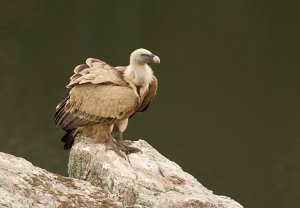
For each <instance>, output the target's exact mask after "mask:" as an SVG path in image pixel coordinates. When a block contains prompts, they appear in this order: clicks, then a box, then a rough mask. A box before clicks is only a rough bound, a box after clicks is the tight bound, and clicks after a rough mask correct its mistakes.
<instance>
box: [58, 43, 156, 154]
mask: <svg viewBox="0 0 300 208" xmlns="http://www.w3.org/2000/svg"><path fill="white" fill-rule="evenodd" d="M148 63H160V59H159V57H158V56H156V55H154V54H152V53H151V52H150V51H148V50H146V49H137V50H135V51H134V52H132V53H131V55H130V64H129V65H128V66H126V67H112V66H110V65H109V64H107V63H105V62H104V61H101V60H99V59H93V58H88V59H87V60H86V64H81V65H78V66H77V67H76V68H75V69H74V75H73V76H71V78H70V83H69V84H68V85H67V88H70V92H69V96H68V97H67V98H65V99H64V100H62V101H61V102H60V103H59V104H58V105H57V107H56V112H55V115H54V121H55V124H56V126H60V127H61V128H62V129H63V130H64V131H66V134H65V135H64V136H63V138H62V139H61V141H62V142H64V143H65V144H64V149H69V148H71V147H72V145H73V142H74V138H75V137H76V135H77V134H81V135H82V136H83V137H90V138H92V139H93V141H94V142H95V143H106V149H107V150H108V149H110V150H113V151H115V152H116V153H117V154H118V155H120V156H123V154H122V153H121V152H120V150H121V151H123V152H125V153H126V154H130V153H132V152H137V151H139V149H137V148H134V147H131V146H129V145H127V144H125V143H124V142H123V132H124V131H125V129H126V128H127V125H128V118H129V117H131V116H133V115H134V114H136V113H138V112H143V111H145V110H146V109H147V108H148V106H149V104H150V103H151V101H152V100H153V98H154V97H155V95H156V91H157V79H156V77H155V76H154V75H153V71H152V69H151V67H150V66H149V65H148ZM114 136H117V137H118V138H116V141H115V140H114V138H113V137H114Z"/></svg>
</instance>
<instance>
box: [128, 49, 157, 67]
mask: <svg viewBox="0 0 300 208" xmlns="http://www.w3.org/2000/svg"><path fill="white" fill-rule="evenodd" d="M148 63H156V64H159V63H160V59H159V57H158V56H156V55H154V54H152V53H151V52H150V51H148V50H146V49H143V48H140V49H137V50H135V51H133V52H132V53H131V55H130V64H138V65H144V64H148Z"/></svg>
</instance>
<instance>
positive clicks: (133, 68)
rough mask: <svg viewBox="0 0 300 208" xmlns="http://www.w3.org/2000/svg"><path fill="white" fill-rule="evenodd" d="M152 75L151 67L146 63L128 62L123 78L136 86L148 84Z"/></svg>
mask: <svg viewBox="0 0 300 208" xmlns="http://www.w3.org/2000/svg"><path fill="white" fill-rule="evenodd" d="M152 75H153V72H152V69H151V67H150V66H149V65H148V64H143V65H141V64H130V65H129V66H128V67H127V68H126V70H125V72H124V78H125V79H127V80H129V81H131V82H133V83H134V84H135V85H138V86H146V85H149V83H150V82H151V81H152Z"/></svg>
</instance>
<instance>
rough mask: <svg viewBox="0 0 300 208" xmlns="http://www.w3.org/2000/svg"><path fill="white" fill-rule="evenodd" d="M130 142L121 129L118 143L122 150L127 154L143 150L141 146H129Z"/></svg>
mask: <svg viewBox="0 0 300 208" xmlns="http://www.w3.org/2000/svg"><path fill="white" fill-rule="evenodd" d="M129 143H130V142H129V141H124V139H123V132H121V131H119V132H118V140H117V145H118V147H119V148H120V150H122V151H123V152H125V153H126V154H127V155H129V154H131V153H136V152H142V150H140V149H139V148H136V147H131V146H129V145H130V144H129Z"/></svg>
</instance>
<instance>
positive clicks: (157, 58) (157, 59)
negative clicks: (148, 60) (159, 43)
mask: <svg viewBox="0 0 300 208" xmlns="http://www.w3.org/2000/svg"><path fill="white" fill-rule="evenodd" d="M152 62H153V63H156V64H160V59H159V57H158V56H156V55H153V58H152Z"/></svg>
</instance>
